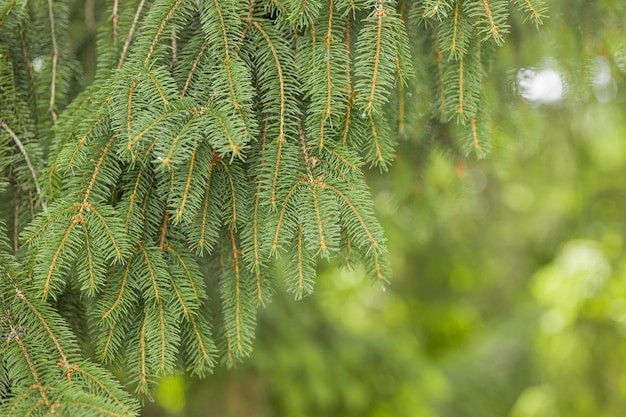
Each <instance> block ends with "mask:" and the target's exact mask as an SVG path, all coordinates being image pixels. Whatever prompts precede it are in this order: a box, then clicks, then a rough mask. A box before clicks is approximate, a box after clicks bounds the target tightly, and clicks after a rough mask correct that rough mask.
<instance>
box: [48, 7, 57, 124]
mask: <svg viewBox="0 0 626 417" xmlns="http://www.w3.org/2000/svg"><path fill="white" fill-rule="evenodd" d="M48 16H49V18H50V36H51V37H52V81H51V83H50V104H49V107H48V111H49V112H50V114H51V115H52V121H53V122H54V124H56V122H57V113H56V110H55V106H56V105H55V99H56V85H57V64H58V61H59V46H58V45H57V37H56V28H55V24H54V6H53V3H52V0H48Z"/></svg>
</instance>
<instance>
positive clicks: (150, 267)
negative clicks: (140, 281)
mask: <svg viewBox="0 0 626 417" xmlns="http://www.w3.org/2000/svg"><path fill="white" fill-rule="evenodd" d="M137 246H138V247H139V250H140V251H141V254H142V255H143V259H144V260H145V261H146V267H147V268H148V277H150V283H151V284H152V289H153V290H154V299H155V300H156V301H160V300H161V296H160V295H159V285H158V284H157V277H156V272H155V270H154V265H152V261H151V260H150V257H149V256H148V252H146V248H145V247H144V245H143V244H142V243H139V244H138V245H137ZM144 326H145V322H144Z"/></svg>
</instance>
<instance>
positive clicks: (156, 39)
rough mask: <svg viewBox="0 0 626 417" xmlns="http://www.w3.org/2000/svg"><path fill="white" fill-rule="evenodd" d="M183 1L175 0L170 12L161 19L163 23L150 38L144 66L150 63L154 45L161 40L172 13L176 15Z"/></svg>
mask: <svg viewBox="0 0 626 417" xmlns="http://www.w3.org/2000/svg"><path fill="white" fill-rule="evenodd" d="M183 1H185V0H176V3H174V5H173V6H172V7H171V8H170V11H169V12H168V13H167V15H166V16H165V18H164V19H163V22H161V26H159V29H158V30H157V32H156V34H155V35H154V36H153V37H152V43H151V44H150V49H148V54H147V55H146V59H145V60H144V65H147V64H148V62H150V59H151V58H152V54H154V50H155V49H156V45H157V43H159V40H160V39H161V36H162V35H163V32H164V31H165V28H166V27H167V25H168V23H169V21H170V20H171V19H172V17H173V16H174V13H176V10H178V8H179V7H180V5H181V4H182V3H183Z"/></svg>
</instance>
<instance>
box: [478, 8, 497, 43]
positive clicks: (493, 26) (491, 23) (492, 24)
mask: <svg viewBox="0 0 626 417" xmlns="http://www.w3.org/2000/svg"><path fill="white" fill-rule="evenodd" d="M482 2H483V6H484V7H485V13H487V19H489V26H490V27H491V30H490V31H489V32H490V33H491V35H492V36H493V37H494V39H496V42H497V41H498V39H499V38H500V34H499V32H500V28H498V27H497V26H496V23H495V22H494V19H493V15H492V14H491V9H490V8H489V0H482Z"/></svg>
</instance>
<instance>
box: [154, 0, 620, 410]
mask: <svg viewBox="0 0 626 417" xmlns="http://www.w3.org/2000/svg"><path fill="white" fill-rule="evenodd" d="M574 3H575V4H574ZM583 3H584V4H583ZM602 3H603V6H602V7H600V10H595V12H596V13H595V14H589V13H588V11H589V8H588V9H587V10H585V4H586V5H587V6H588V3H586V2H558V1H552V2H549V3H548V5H549V7H550V10H551V12H550V16H551V17H550V19H548V20H547V21H546V23H545V25H544V27H543V28H542V29H541V30H540V31H539V32H538V33H535V32H533V31H532V30H529V29H528V28H525V29H520V30H514V31H513V33H512V36H511V37H510V38H507V41H506V43H505V45H504V49H503V50H502V51H501V53H500V55H499V56H498V59H497V61H496V63H495V67H496V69H495V75H494V76H493V77H492V78H490V80H489V83H488V85H489V87H488V88H489V89H490V90H489V91H490V93H494V92H495V91H497V92H498V93H497V94H492V97H495V98H494V99H493V101H492V102H491V105H490V110H491V111H492V112H493V114H494V116H493V117H494V118H495V119H496V120H495V122H494V132H495V137H494V149H493V151H492V153H491V154H490V156H489V157H488V158H486V159H484V160H473V159H471V160H464V159H463V158H461V157H460V156H459V155H456V154H453V153H451V152H450V151H449V150H447V149H444V147H443V146H440V141H441V140H442V138H441V137H436V136H435V135H431V134H429V132H428V131H424V128H423V119H422V118H420V116H419V114H418V113H417V112H415V113H413V114H412V115H411V116H410V118H409V120H410V121H412V123H411V122H410V123H411V126H412V127H413V129H414V130H413V132H414V133H412V134H411V135H409V137H408V138H406V140H403V141H401V142H400V144H399V150H398V158H397V160H396V162H395V163H394V165H393V166H392V168H391V169H390V174H389V175H387V176H381V175H379V174H377V173H375V172H372V173H370V175H369V180H370V183H371V184H373V185H372V188H373V194H374V198H375V201H376V210H377V213H378V215H379V217H380V218H381V222H382V224H383V226H384V228H385V231H386V233H387V236H388V239H389V242H388V246H389V251H390V254H391V266H392V269H393V273H394V275H393V280H392V282H391V284H390V285H389V286H388V287H387V291H385V292H382V291H380V289H379V288H378V287H372V286H370V285H368V284H367V282H366V281H364V279H363V278H362V276H361V274H360V272H359V271H356V272H354V273H347V272H342V271H339V270H337V269H334V268H332V267H327V268H325V269H324V270H323V272H322V274H321V276H320V278H319V281H318V284H317V288H316V292H315V293H314V294H313V295H312V296H310V297H308V298H306V299H304V300H302V301H299V302H293V301H291V298H290V297H289V296H285V295H283V294H278V296H276V297H275V302H274V303H273V304H272V305H271V306H269V307H268V308H266V309H264V310H263V311H262V312H261V314H260V317H259V329H258V335H257V340H256V342H255V350H254V351H253V353H252V356H251V358H250V360H249V361H246V362H245V363H243V364H242V365H241V366H239V367H238V368H237V369H236V370H234V371H224V370H217V372H216V374H215V375H214V376H212V377H211V378H209V379H208V380H207V381H206V382H203V383H198V382H197V381H194V380H188V379H185V378H181V377H175V378H172V379H169V380H167V381H166V383H165V384H164V385H162V387H161V389H160V390H159V392H158V393H157V399H158V403H159V404H161V406H160V407H161V408H158V407H157V406H153V407H150V408H149V409H148V410H146V411H145V415H146V416H161V415H167V416H190V417H191V416H218V415H219V416H244V415H255V416H294V417H295V416H298V417H299V416H311V417H313V416H376V417H379V416H380V417H382V416H389V417H391V416H394V417H396V416H411V417H412V416H425V417H428V416H433V417H434V416H437V417H440V416H445V417H448V416H449V417H452V416H454V417H457V416H459V417H460V416H462V417H466V416H467V417H482V416H509V417H554V416H563V417H565V416H567V417H587V416H603V417H618V416H621V415H622V414H623V410H624V409H626V365H625V363H626V362H625V358H626V248H625V246H624V244H625V241H626V240H625V239H626V221H625V216H624V207H625V206H626V191H625V188H624V178H626V174H625V173H626V141H625V140H624V138H625V137H626V119H625V118H624V109H625V108H626V82H625V80H626V67H625V66H624V54H625V51H626V50H625V49H624V47H625V46H626V32H625V28H624V21H625V18H624V14H623V12H624V8H623V6H622V5H620V4H619V2H602ZM611 12H612V13H611ZM598 56H603V57H606V58H607V60H608V62H609V63H610V70H611V75H612V79H613V80H614V82H615V83H616V86H617V91H618V92H617V95H616V96H615V98H614V99H613V100H612V101H610V102H608V103H603V102H600V101H599V100H598V99H597V98H596V96H595V94H594V92H593V90H594V88H593V85H592V82H591V81H590V80H592V79H593V77H592V76H590V75H589V74H593V72H594V68H596V67H595V66H594V62H595V61H594V60H595V59H596V57H598ZM547 67H549V68H554V69H557V70H559V71H561V74H562V76H563V77H564V79H565V80H566V83H567V87H566V91H567V93H566V98H565V99H564V101H562V102H558V103H556V104H553V105H537V104H534V103H529V102H528V101H526V100H524V99H523V98H521V97H520V96H518V95H516V94H515V91H514V85H515V80H516V78H515V75H516V71H517V70H518V69H519V68H536V69H538V70H539V69H542V68H547ZM183 388H184V391H183V390H182V389H183ZM167 410H169V411H167ZM177 410H178V411H177Z"/></svg>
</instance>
